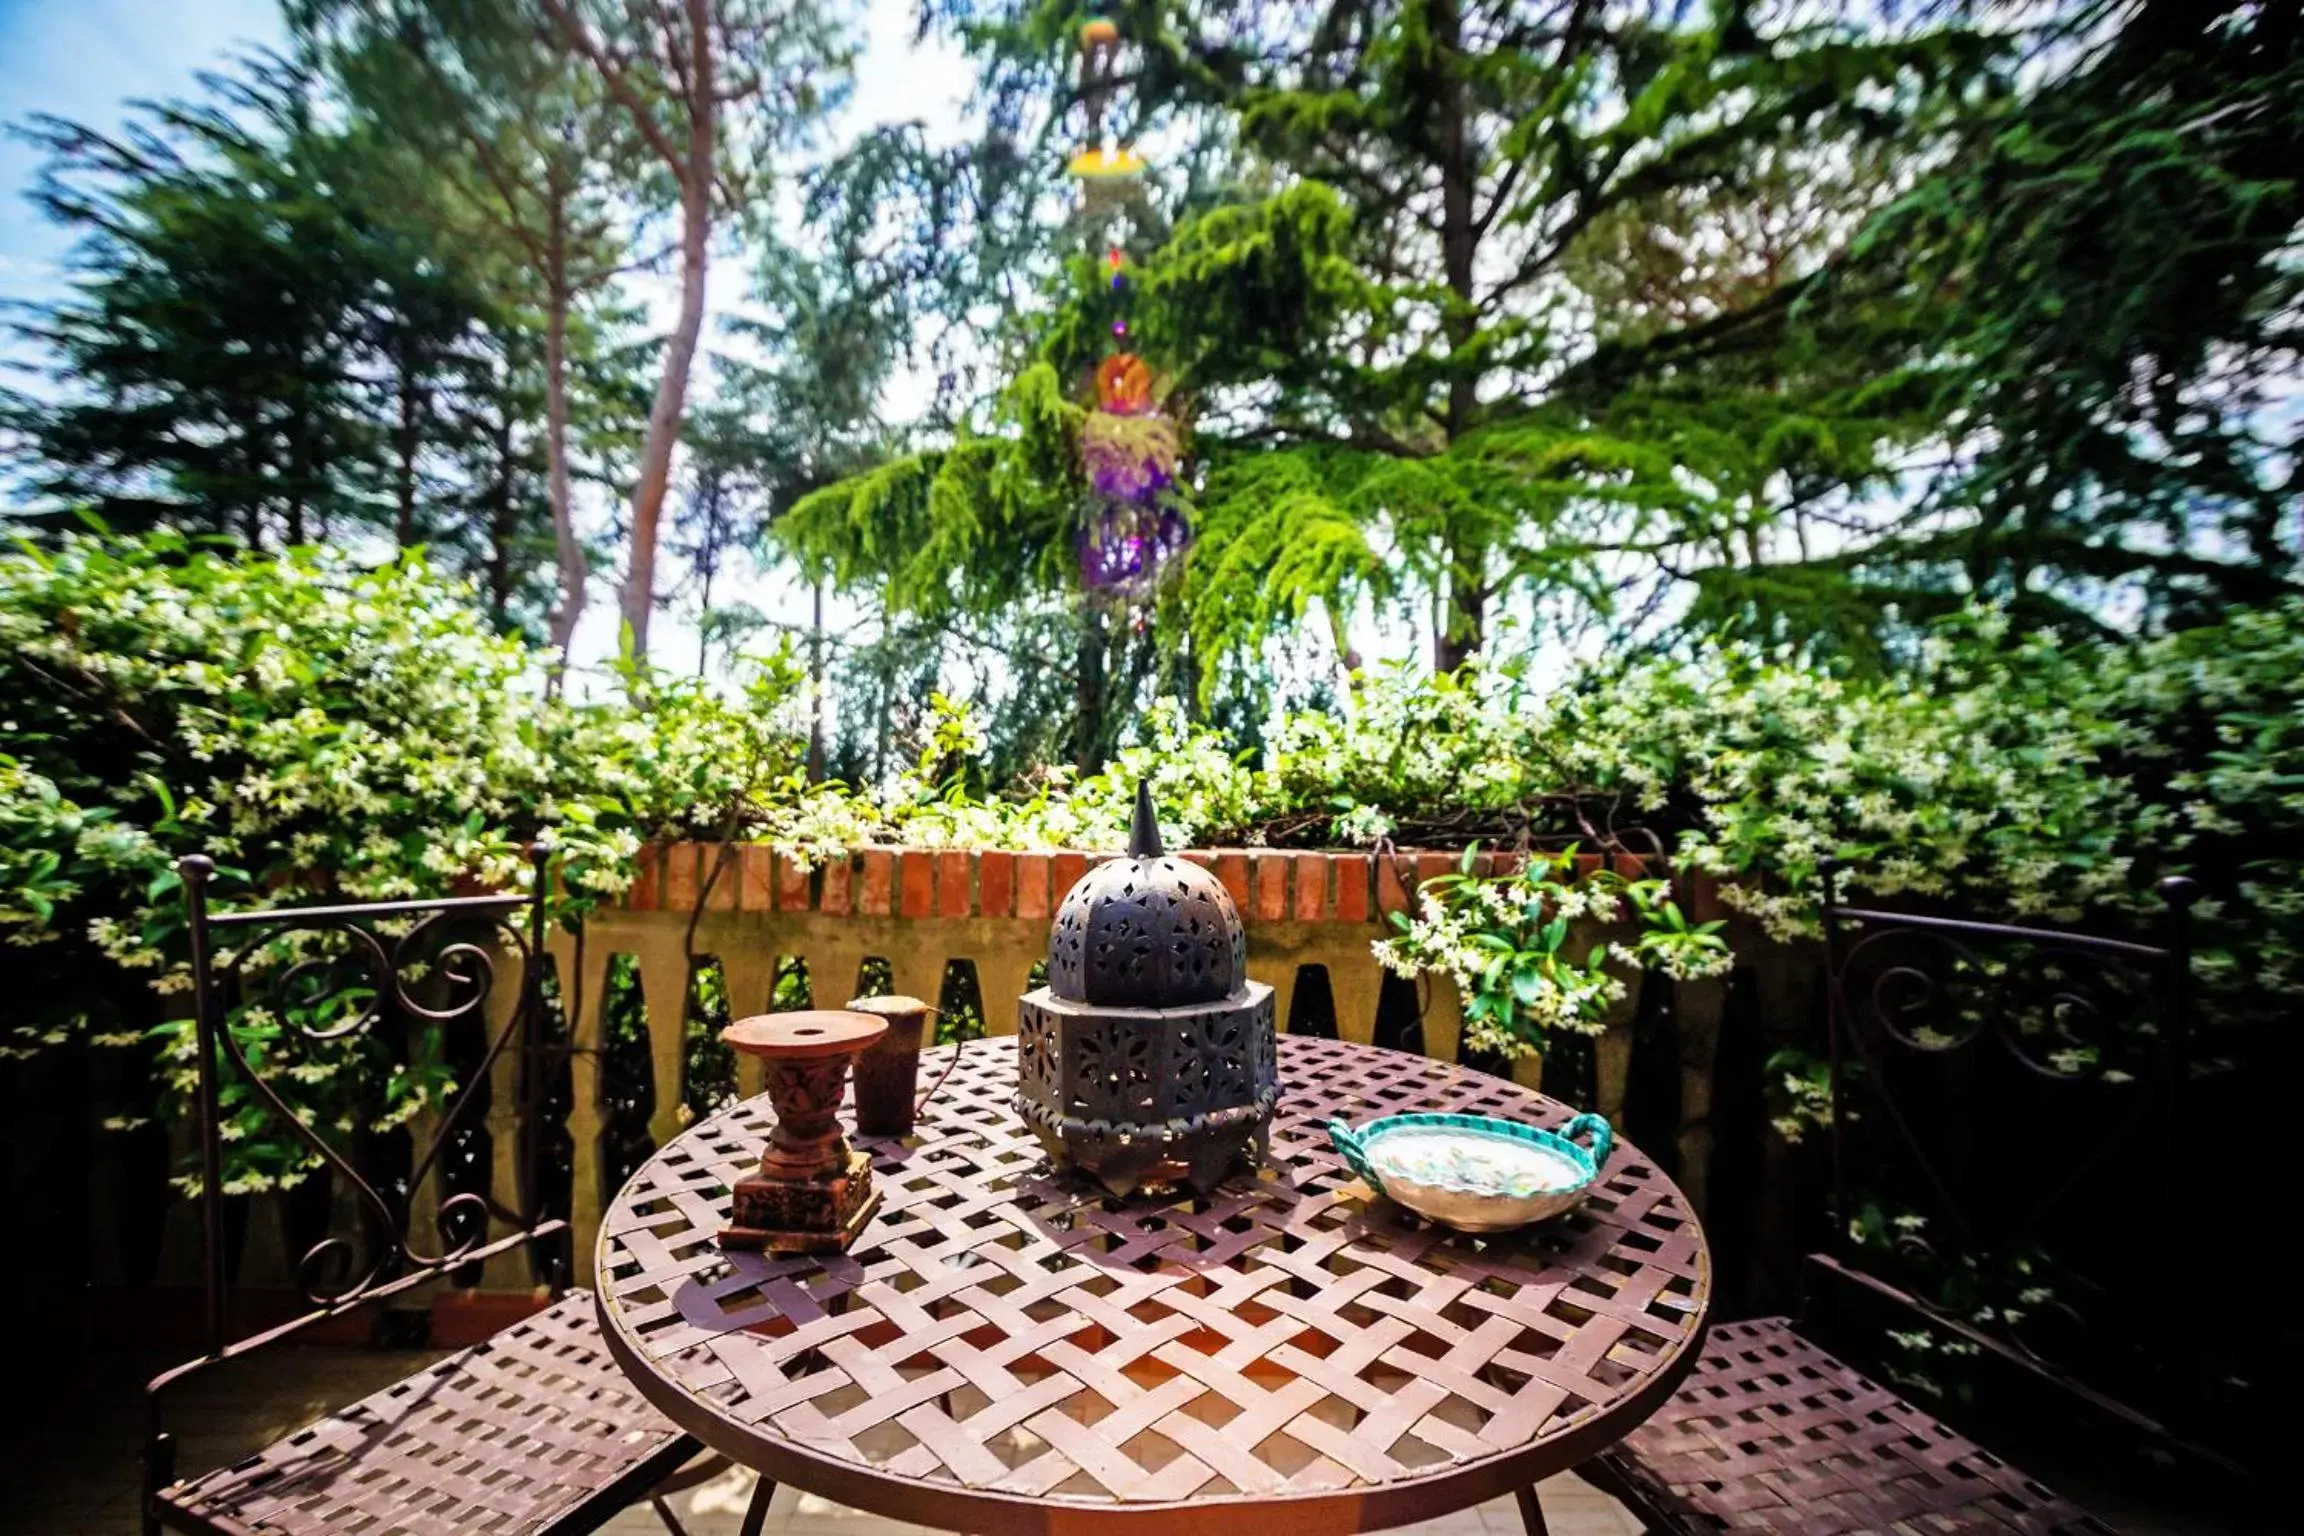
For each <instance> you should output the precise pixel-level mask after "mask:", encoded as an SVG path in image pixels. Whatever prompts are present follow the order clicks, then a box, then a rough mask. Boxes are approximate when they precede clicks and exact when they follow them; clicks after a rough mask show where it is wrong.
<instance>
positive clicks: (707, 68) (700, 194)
mask: <svg viewBox="0 0 2304 1536" xmlns="http://www.w3.org/2000/svg"><path fill="white" fill-rule="evenodd" d="M710 11H711V8H710V6H709V4H708V3H707V0H688V37H689V43H690V46H691V47H692V48H693V49H694V50H695V73H694V75H693V76H692V78H691V79H690V81H689V83H688V89H689V99H688V103H687V106H688V145H687V164H686V165H685V166H684V167H682V170H681V175H680V318H679V322H678V323H677V324H676V325H675V326H674V327H673V330H672V336H671V339H670V341H669V343H668V344H667V345H666V347H665V349H664V372H663V375H662V377H660V378H659V379H658V380H657V381H656V398H655V400H654V402H653V403H652V404H651V405H650V406H649V408H648V436H647V438H646V440H645V441H644V443H643V444H642V447H641V452H640V480H639V483H638V484H637V485H636V486H634V487H633V490H632V553H631V561H630V564H629V566H628V567H627V569H626V575H625V578H624V622H625V623H626V624H627V625H629V626H630V628H631V631H632V654H633V655H634V656H635V657H640V656H646V655H647V654H648V620H649V617H650V615H651V614H652V613H653V612H654V611H655V607H656V538H657V529H658V526H659V525H660V524H661V523H662V521H663V517H664V496H665V492H666V491H667V490H668V489H669V487H670V485H671V480H672V452H673V450H674V449H675V448H677V447H678V446H679V443H680V418H681V413H682V411H683V410H684V409H685V408H686V406H687V403H688V374H689V370H690V369H691V368H692V367H693V366H694V364H695V361H696V341H697V338H698V337H699V336H700V335H701V334H702V333H703V330H704V275H705V270H706V268H707V266H708V264H709V261H710V257H711V245H712V182H713V168H712V152H713V144H712V137H713V128H714V124H715V120H716V117H717V114H718V106H717V104H716V103H715V102H714V100H713V91H714V89H715V87H714V85H713V77H712V62H713V61H712V29H711V14H710Z"/></svg>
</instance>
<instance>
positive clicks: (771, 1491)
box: [742, 1477, 776, 1536]
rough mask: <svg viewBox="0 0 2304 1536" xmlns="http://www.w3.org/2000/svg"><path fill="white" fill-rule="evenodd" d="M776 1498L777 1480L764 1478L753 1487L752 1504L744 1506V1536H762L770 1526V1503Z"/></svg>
mask: <svg viewBox="0 0 2304 1536" xmlns="http://www.w3.org/2000/svg"><path fill="white" fill-rule="evenodd" d="M774 1497H776V1480H775V1479H774V1478H769V1477H763V1478H762V1479H760V1481H759V1482H757V1483H755V1484H754V1485H753V1486H752V1502H751V1503H750V1504H747V1505H745V1506H744V1529H743V1532H742V1536H760V1532H761V1530H762V1529H763V1528H765V1527H766V1526H767V1524H768V1501H769V1500H770V1499H773V1498H774Z"/></svg>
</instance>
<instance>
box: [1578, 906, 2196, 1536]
mask: <svg viewBox="0 0 2304 1536" xmlns="http://www.w3.org/2000/svg"><path fill="white" fill-rule="evenodd" d="M1834 874H1835V871H1834V870H1833V868H1832V866H1831V865H1830V864H1829V863H1827V864H1826V866H1825V869H1824V880H1825V890H1826V892H1827V896H1826V902H1825V908H1824V934H1825V955H1826V969H1827V977H1826V980H1827V996H1828V1009H1827V1016H1828V1031H1829V1044H1830V1050H1831V1059H1832V1067H1833V1072H1832V1107H1831V1152H1832V1208H1831V1220H1832V1229H1831V1230H1832V1239H1831V1243H1830V1245H1829V1248H1828V1249H1827V1251H1825V1252H1821V1253H1815V1254H1811V1255H1810V1256H1809V1259H1808V1263H1807V1269H1806V1274H1805V1284H1804V1295H1803V1298H1802V1306H1801V1315H1800V1316H1799V1317H1798V1318H1784V1317H1770V1318H1760V1319H1756V1320H1752V1321H1748V1322H1737V1323H1729V1324H1725V1325H1721V1326H1717V1327H1715V1328H1714V1329H1713V1330H1712V1333H1711V1336H1710V1338H1709V1339H1708V1341H1707V1343H1706V1347H1705V1350H1704V1353H1703V1356H1702V1358H1701V1360H1700V1362H1699V1363H1698V1365H1697V1366H1696V1369H1695V1371H1694V1373H1693V1374H1692V1375H1691V1376H1690V1377H1689V1379H1688V1380H1687V1381H1686V1382H1685V1383H1684V1384H1683V1385H1682V1386H1681V1388H1680V1391H1679V1392H1678V1393H1677V1394H1676V1395H1675V1396H1674V1397H1673V1398H1672V1399H1671V1401H1670V1402H1669V1403H1667V1404H1666V1406H1665V1407H1664V1408H1663V1409H1662V1410H1661V1411H1660V1412H1659V1413H1657V1414H1656V1416H1655V1417H1654V1418H1652V1419H1650V1420H1649V1421H1648V1422H1647V1423H1646V1424H1645V1425H1643V1426H1642V1427H1641V1428H1640V1429H1639V1430H1637V1431H1635V1432H1634V1434H1633V1435H1632V1436H1630V1437H1629V1438H1628V1439H1626V1440H1625V1441H1624V1442H1623V1443H1622V1444H1621V1445H1619V1446H1617V1447H1615V1448H1614V1449H1612V1450H1611V1451H1609V1452H1607V1453H1605V1454H1604V1455H1603V1456H1601V1457H1600V1458H1598V1459H1597V1461H1596V1462H1595V1463H1593V1464H1592V1465H1591V1466H1590V1468H1589V1469H1588V1470H1589V1473H1590V1475H1591V1476H1592V1479H1593V1481H1595V1482H1597V1483H1599V1484H1600V1485H1601V1486H1602V1487H1604V1488H1606V1489H1607V1490H1608V1491H1609V1492H1611V1493H1613V1494H1615V1495H1616V1496H1617V1497H1618V1498H1620V1499H1622V1500H1623V1501H1624V1502H1625V1503H1627V1504H1628V1505H1630V1506H1631V1507H1632V1508H1633V1509H1634V1511H1635V1512H1636V1513H1638V1514H1639V1515H1641V1516H1642V1517H1643V1518H1644V1519H1645V1520H1646V1521H1647V1522H1648V1523H1649V1525H1650V1526H1651V1527H1652V1528H1658V1529H1663V1530H1669V1531H1675V1532H1688V1533H1696V1532H1702V1533H1712V1532H1718V1531H1725V1530H1734V1531H1740V1532H1741V1531H1769V1532H1799V1533H1802V1536H1831V1533H1835V1532H1856V1531H1887V1530H1891V1529H1893V1530H1898V1531H1903V1530H1913V1531H1922V1530H1924V1531H1928V1532H1930V1533H1932V1536H1934V1533H1944V1536H1950V1533H1955V1532H1975V1533H1987V1532H1989V1533H2003V1532H2026V1533H2031V1536H2041V1533H2051V1532H2053V1533H2063V1532H2104V1531H2106V1530H2107V1527H2105V1526H2104V1525H2103V1524H2101V1523H2100V1522H2099V1521H2097V1520H2096V1519H2095V1518H2094V1517H2092V1516H2090V1515H2089V1514H2087V1513H2086V1512H2085V1511H2084V1510H2082V1509H2080V1508H2078V1507H2077V1506H2075V1505H2073V1504H2071V1503H2069V1502H2067V1501H2065V1500H2063V1499H2061V1498H2059V1497H2057V1496H2056V1495H2055V1494H2054V1493H2052V1492H2050V1491H2049V1490H2048V1489H2047V1488H2045V1487H2044V1486H2042V1485H2041V1484H2040V1483H2038V1482H2037V1481H2035V1480H2033V1479H2032V1478H2030V1477H2027V1476H2026V1475H2025V1474H2024V1473H2022V1472H2020V1471H2018V1470H2017V1469H2016V1468H2015V1467H2013V1466H2010V1465H2009V1464H2008V1463H2007V1462H2005V1461H2003V1460H2001V1459H1999V1458H1998V1457H1996V1456H1994V1455H1992V1454H1991V1453H1990V1452H1988V1451H1986V1450H1985V1449H1984V1448H1983V1447H1982V1446H1980V1445H1978V1444H1976V1443H1975V1442H1974V1441H1972V1440H1970V1439H1968V1438H1966V1437H1965V1436H1963V1435H1961V1434H1960V1433H1958V1432H1956V1431H1955V1430H1953V1429H1952V1428H1950V1427H1949V1426H1947V1425H1946V1424H1944V1423H1943V1422H1941V1421H1940V1420H1939V1419H1938V1418H1937V1417H1936V1415H1935V1414H1933V1413H1930V1412H1929V1411H1927V1410H1926V1409H1923V1408H1921V1407H1919V1406H1916V1405H1915V1404H1914V1403H1913V1402H1912V1401H1911V1400H1909V1398H1907V1397H1906V1396H1903V1395H1900V1394H1899V1393H1898V1392H1897V1391H1895V1390H1892V1389H1891V1388H1890V1387H1888V1386H1885V1385H1882V1384H1880V1378H1882V1377H1885V1378H1888V1379H1890V1380H1895V1379H1897V1378H1898V1377H1899V1376H1901V1377H1902V1378H1903V1381H1904V1384H1905V1385H1907V1386H1918V1385H1921V1384H1922V1383H1923V1381H1924V1380H1926V1379H1928V1378H1930V1377H1932V1375H1933V1373H1934V1371H1935V1370H1939V1369H1941V1368H1942V1367H1943V1366H1945V1365H1950V1366H1953V1367H1957V1368H1958V1369H1961V1370H1970V1369H1976V1370H1982V1371H1984V1372H1987V1373H1993V1380H1994V1381H1995V1382H2002V1381H2015V1382H2019V1383H2021V1385H2019V1386H2016V1387H2013V1388H2006V1389H2003V1388H2001V1387H1999V1386H1996V1387H1995V1389H1994V1391H1993V1392H1992V1393H1991V1394H1990V1395H1991V1396H1992V1397H1993V1398H1995V1399H1996V1400H1999V1401H2001V1402H2002V1403H2003V1404H2004V1405H2005V1404H2009V1403H2013V1402H2015V1401H2017V1400H2018V1399H2022V1400H2023V1401H2025V1402H2027V1403H2032V1402H2039V1403H2056V1404H2061V1405H2063V1407H2064V1408H2065V1409H2066V1410H2070V1409H2074V1408H2077V1409H2079V1410H2081V1411H2083V1412H2085V1413H2086V1414H2087V1415H2089V1416H2090V1420H2091V1423H2092V1424H2099V1425H2100V1424H2104V1423H2110V1424H2112V1425H2114V1426H2115V1427H2116V1428H2117V1429H2118V1430H2120V1431H2122V1432H2126V1433H2130V1434H2133V1436H2134V1437H2135V1438H2136V1439H2138V1440H2140V1441H2146V1442H2150V1443H2152V1444H2154V1445H2155V1446H2161V1447H2165V1446H2169V1445H2177V1444H2181V1442H2178V1441H2176V1439H2175V1437H2174V1436H2172V1435H2170V1434H2169V1432H2168V1431H2167V1430H2166V1429H2165V1428H2163V1427H2162V1426H2161V1425H2160V1424H2159V1423H2158V1422H2156V1421H2155V1420H2153V1419H2152V1418H2151V1417H2150V1416H2149V1415H2147V1414H2145V1413H2142V1412H2140V1411H2138V1410H2137V1409H2134V1408H2131V1407H2128V1406H2126V1405H2124V1404H2123V1403H2122V1402H2121V1401H2120V1400H2119V1399H2118V1398H2116V1397H2114V1396H2112V1395H2110V1394H2109V1393H2107V1392H2106V1391H2104V1390H2101V1389H2100V1387H2099V1386H2097V1385H2093V1384H2091V1382H2084V1381H2082V1380H2081V1378H2080V1376H2079V1374H2078V1373H2077V1371H2076V1370H2075V1369H2074V1367H2073V1366H2072V1365H2071V1363H2070V1360H2069V1357H2068V1355H2067V1352H2066V1350H2065V1348H2064V1345H2065V1344H2066V1343H2068V1342H2069V1341H2070V1340H2072V1339H2073V1338H2076V1337H2078V1336H2080V1335H2081V1334H2083V1333H2084V1334H2085V1335H2086V1336H2087V1337H2089V1338H2090V1339H2091V1340H2097V1341H2101V1340H2103V1339H2106V1338H2111V1339H2119V1338H2122V1337H2124V1336H2128V1335H2126V1334H2125V1333H2124V1329H2125V1328H2126V1327H2127V1326H2129V1324H2130V1323H2131V1322H2132V1321H2133V1320H2139V1319H2141V1318H2143V1317H2146V1316H2149V1307H2148V1301H2149V1297H2148V1296H2145V1295H2138V1294H2134V1292H2135V1291H2136V1290H2138V1289H2142V1290H2149V1289H2150V1287H2151V1284H2152V1280H2151V1278H2150V1277H2146V1276H2140V1275H2138V1274H2137V1273H2136V1272H2137V1270H2138V1269H2139V1268H2140V1266H2138V1265H2136V1264H2135V1263H2134V1252H2133V1245H2134V1227H2133V1224H2132V1222H2130V1221H2119V1222H2107V1221H2106V1220H2105V1219H2104V1218H2105V1215H2106V1212H2107V1210H2108V1209H2111V1210H2119V1211H2120V1213H2121V1214H2122V1215H2124V1216H2127V1217H2131V1218H2132V1217H2134V1216H2135V1215H2137V1214H2139V1213H2140V1212H2141V1211H2142V1210H2143V1209H2144V1208H2145V1207H2146V1206H2147V1205H2150V1204H2152V1203H2153V1202H2155V1201H2156V1200H2157V1199H2159V1198H2161V1197H2163V1196H2165V1195H2166V1194H2168V1193H2169V1192H2170V1184H2171V1171H2172V1167H2173V1160H2171V1159H2168V1158H2164V1157H2159V1156H2156V1155H2155V1154H2156V1152H2157V1150H2158V1149H2159V1148H2161V1147H2163V1146H2167V1145H2172V1144H2175V1143H2177V1142H2180V1141H2181V1140H2182V1138H2181V1137H2180V1136H2179V1134H2178V1123H2177V1121H2176V1119H2175V1111H2176V1108H2177V1095H2178V1091H2179V1089H2180V1087H2181V1084H2182V1082H2183V1078H2184V1075H2185V1072H2186V1059H2185V1049H2186V1040H2185V1034H2186V1026H2187V1023H2188V1011H2189V1004H2190V998H2189V971H2190V965H2191V952H2190V941H2189V936H2188V932H2187V911H2188V909H2189V907H2190V906H2191V903H2192V901H2193V899H2194V897H2195V895H2196V894H2197V892H2196V888H2195V887H2194V886H2193V884H2192V882H2190V881H2188V880H2183V879H2172V880H2168V881H2164V882H2163V883H2162V885H2161V887H2160V895H2161V897H2162V900H2163V902H2164V903H2165V917H2164V926H2165V938H2164V940H2163V942H2162V943H2161V944H2158V945H2144V944H2136V943H2130V942H2126V941H2123V940H2118V939H2111V938H2101V937H2094V936H2089V935H2083V934H2074V933H2064V932H2057V931H2052V930H2047V929H2036V928H2021V927H2010V926H2006V925H2000V924H1990V923H1979V922H1969V921H1964V920H1959V919H1955V918H1947V917H1926V916H1915V915H1911V914H1905V913H1896V912H1884V911H1873V910H1865V909H1858V908H1852V907H1843V906H1840V905H1839V904H1838V903H1837V901H1836V900H1834V899H1833V897H1832V895H1831V892H1832V890H1833V886H1834V883H1835V881H1834ZM2124 1155H2131V1156H2135V1157H2137V1158H2138V1159H2139V1160H2137V1161H2130V1162H2123V1161H2121V1159H2122V1158H2123V1156H2124ZM2107 1172H2112V1173H2116V1174H2118V1175H2119V1176H2120V1177H2119V1178H2118V1179H2116V1180H2109V1181H2108V1180H2106V1179H2105V1178H2104V1175H2105V1174H2106V1173H2107ZM2107 1200H2110V1201H2112V1202H2113V1203H2112V1204H2111V1205H2110V1206H2108V1205H2107V1203H2106V1202H2107ZM2123 1207H2125V1208H2124V1209H2123ZM2108 1239H2109V1240H2110V1241H2111V1242H2117V1243H2119V1244H2121V1245H2123V1249H2124V1251H2123V1252H2121V1253H2119V1254H2116V1255H2115V1254H2110V1253H2107V1252H2105V1251H2104V1250H2105V1249H2106V1248H2107V1246H2108V1243H2107V1240H2108ZM2099 1258H2103V1259H2110V1260H2112V1261H2113V1262H2108V1263H2102V1264H2097V1263H2092V1262H2090V1261H2091V1260H2094V1259H2099ZM2124 1280H2125V1281H2131V1282H2133V1281H2142V1282H2143V1284H2142V1286H2141V1287H2136V1286H2131V1285H2127V1284H2124V1283H2123V1282H2124ZM2163 1299H2164V1297H2163ZM1898 1351H1902V1356H1901V1358H1898ZM2099 1353H2101V1351H2099ZM1851 1359H1854V1360H1858V1361H1862V1362H1864V1364H1865V1365H1867V1366H1869V1367H1870V1368H1871V1373H1870V1374H1867V1371H1866V1370H1865V1369H1862V1368H1859V1366H1858V1365H1854V1364H1850V1363H1847V1362H1848V1361H1849V1360H1851ZM2104 1365H2105V1362H2104V1361H2103V1360H2102V1359H2096V1360H2092V1361H2091V1366H2090V1374H2091V1378H2092V1381H2100V1380H2101V1379H2102V1378H2103V1376H2104V1374H2105V1370H2104ZM2119 1366H2120V1362H2117V1361H2115V1362H2113V1369H2112V1370H2111V1372H2110V1374H2112V1375H2114V1376H2116V1377H2123V1381H2124V1384H2133V1383H2134V1382H2135V1381H2136V1379H2137V1377H2136V1373H2133V1372H2130V1373H2126V1374H2125V1375H2124V1376H2123V1373H2122V1371H2121V1370H2120V1369H2119ZM1935 1385H1937V1386H1939V1387H1941V1386H1942V1385H1943V1383H1935ZM2040 1416H2042V1417H2050V1416H2052V1415H2047V1414H2043V1415H2040ZM2065 1417H2066V1418H2067V1420H2069V1419H2070V1417H2071V1415H2070V1413H2069V1411H2067V1412H2066V1414H2065ZM2091 1432H2093V1431H2091ZM2185 1449H2186V1450H2188V1451H2189V1450H2194V1449H2195V1448H2190V1447H2186V1448H2185ZM2198 1454H2200V1455H2206V1454H2207V1453H2205V1452H2200V1453H2198Z"/></svg>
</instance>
